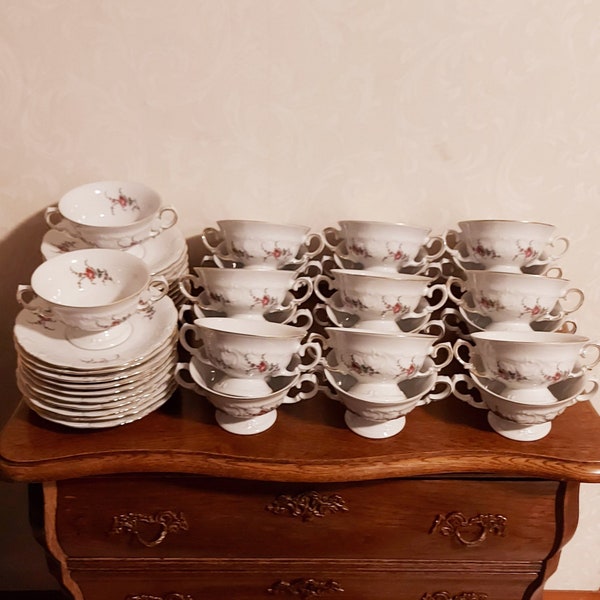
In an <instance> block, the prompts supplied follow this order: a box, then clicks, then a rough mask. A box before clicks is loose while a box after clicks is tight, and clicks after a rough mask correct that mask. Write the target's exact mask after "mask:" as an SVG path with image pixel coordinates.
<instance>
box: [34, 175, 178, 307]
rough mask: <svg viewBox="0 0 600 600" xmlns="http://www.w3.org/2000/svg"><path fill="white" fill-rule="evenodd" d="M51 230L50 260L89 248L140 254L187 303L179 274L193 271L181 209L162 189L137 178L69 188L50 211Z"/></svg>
mask: <svg viewBox="0 0 600 600" xmlns="http://www.w3.org/2000/svg"><path fill="white" fill-rule="evenodd" d="M45 219H46V223H47V224H48V226H49V230H48V231H47V232H46V234H45V235H44V237H43V239H42V243H41V248H40V249H41V253H42V256H43V257H44V258H45V259H49V258H52V257H54V256H58V255H60V254H64V253H65V252H70V251H72V250H82V249H88V248H111V249H117V250H122V251H123V252H126V253H129V254H132V255H133V256H137V257H138V258H141V259H142V260H143V261H144V262H145V263H146V264H147V265H148V268H149V270H150V273H151V274H152V275H157V276H161V277H164V278H165V279H166V280H167V282H168V284H169V290H168V295H169V297H170V298H171V299H172V300H173V302H174V303H175V305H176V306H180V305H181V304H182V303H183V302H184V300H185V299H184V297H183V296H182V294H181V292H180V289H179V279H180V277H182V276H183V275H185V274H186V273H187V272H188V269H189V256H188V246H187V242H186V239H185V237H184V235H183V233H182V231H181V230H180V229H179V228H178V227H177V219H178V215H177V211H176V210H175V208H173V207H172V206H164V205H163V203H162V200H161V197H160V196H159V194H158V193H157V192H156V191H154V190H152V189H151V188H149V187H147V186H146V185H143V184H141V183H137V182H132V181H98V182H93V183H88V184H84V185H81V186H79V187H76V188H74V189H72V190H70V191H69V192H67V193H66V194H65V195H64V196H63V197H62V198H61V199H60V200H59V201H58V204H57V205H55V206H50V207H48V208H47V209H46V212H45Z"/></svg>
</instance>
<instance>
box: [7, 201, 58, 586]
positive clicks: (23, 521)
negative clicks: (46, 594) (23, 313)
mask: <svg viewBox="0 0 600 600" xmlns="http://www.w3.org/2000/svg"><path fill="white" fill-rule="evenodd" d="M46 231H47V226H46V223H45V221H44V216H43V211H41V212H38V213H36V214H35V215H33V216H32V217H30V218H29V219H27V220H26V221H24V222H23V223H20V224H19V225H18V226H17V227H16V228H15V229H13V230H12V231H10V232H9V233H8V234H7V235H6V237H5V238H4V239H3V240H2V241H0V273H2V285H1V286H0V382H1V383H2V402H0V426H3V425H4V423H6V421H7V420H8V418H9V417H10V415H11V414H12V412H13V411H14V409H15V408H16V406H17V404H18V403H19V399H20V394H19V391H18V389H17V384H16V380H15V369H16V353H15V349H14V344H13V324H14V320H15V317H16V315H17V314H18V312H19V310H20V307H19V305H18V303H17V301H16V290H17V286H18V285H19V284H20V283H29V279H30V277H31V274H32V273H33V271H34V269H35V268H36V267H37V266H38V265H39V264H40V263H41V262H42V260H43V257H42V254H41V252H40V244H41V242H42V237H43V236H44V234H45V232H46ZM55 587H56V582H55V581H54V580H53V579H52V578H51V577H50V575H48V573H47V570H46V562H45V558H44V554H43V551H42V549H41V547H40V546H39V545H38V544H37V542H35V540H34V538H33V534H32V532H31V530H30V527H29V521H28V512H27V486H26V485H25V484H21V483H19V484H16V483H5V482H0V589H3V590H37V589H53V588H55Z"/></svg>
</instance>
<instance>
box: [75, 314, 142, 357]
mask: <svg viewBox="0 0 600 600" xmlns="http://www.w3.org/2000/svg"><path fill="white" fill-rule="evenodd" d="M132 331H133V328H132V327H131V323H129V321H125V322H124V323H119V324H118V325H114V326H113V327H108V328H106V329H102V330H101V331H85V330H84V329H79V327H67V328H66V329H65V337H66V338H67V340H69V342H71V344H73V345H74V346H76V347H77V348H81V349H82V350H105V349H107V348H114V347H115V346H118V345H119V344H122V343H123V342H124V341H125V340H127V339H128V338H129V336H130V335H131V332H132Z"/></svg>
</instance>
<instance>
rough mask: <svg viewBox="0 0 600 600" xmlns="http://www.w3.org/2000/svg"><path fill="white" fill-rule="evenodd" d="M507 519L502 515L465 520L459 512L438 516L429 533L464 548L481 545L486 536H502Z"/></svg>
mask: <svg viewBox="0 0 600 600" xmlns="http://www.w3.org/2000/svg"><path fill="white" fill-rule="evenodd" d="M506 522H507V519H506V517H505V516H503V515H492V514H478V515H475V516H474V517H470V518H467V517H466V516H465V515H464V514H463V513H461V512H450V513H448V514H446V515H438V516H437V517H436V518H435V520H434V522H433V525H432V527H431V530H430V531H429V533H436V532H437V533H439V534H440V535H445V536H450V537H454V538H455V539H457V540H458V541H459V542H460V543H461V544H463V545H464V546H477V545H479V544H482V543H483V542H484V541H485V540H486V538H487V536H488V534H492V535H498V536H504V534H505V531H506Z"/></svg>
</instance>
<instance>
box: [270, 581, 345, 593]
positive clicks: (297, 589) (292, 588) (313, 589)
mask: <svg viewBox="0 0 600 600" xmlns="http://www.w3.org/2000/svg"><path fill="white" fill-rule="evenodd" d="M343 591H344V588H342V586H341V585H340V584H339V583H338V582H337V581H334V580H333V579H327V580H325V581H319V580H317V579H312V578H309V579H305V578H299V579H292V581H283V580H282V579H280V580H279V581H276V582H275V583H274V584H273V585H272V586H271V587H270V588H268V589H267V592H268V593H269V594H286V595H287V596H298V597H300V598H313V597H315V596H323V595H325V594H331V593H334V592H343Z"/></svg>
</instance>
